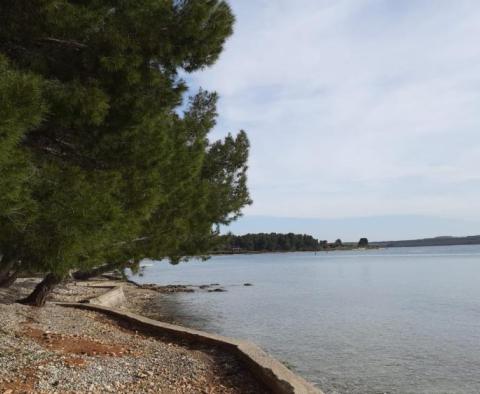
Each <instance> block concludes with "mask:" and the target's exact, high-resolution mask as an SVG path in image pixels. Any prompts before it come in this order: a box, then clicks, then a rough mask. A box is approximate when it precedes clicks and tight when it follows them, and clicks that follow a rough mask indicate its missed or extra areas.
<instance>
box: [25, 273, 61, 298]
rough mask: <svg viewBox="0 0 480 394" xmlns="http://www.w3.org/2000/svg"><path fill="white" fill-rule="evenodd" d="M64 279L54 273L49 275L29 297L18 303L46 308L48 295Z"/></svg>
mask: <svg viewBox="0 0 480 394" xmlns="http://www.w3.org/2000/svg"><path fill="white" fill-rule="evenodd" d="M62 279H63V277H62V276H60V275H56V274H53V273H50V274H48V275H47V276H46V277H45V278H44V279H43V280H42V281H41V282H40V283H39V284H38V285H37V286H36V287H35V289H34V290H33V291H32V293H31V294H30V295H29V296H28V297H26V298H23V299H21V300H18V301H17V302H19V303H20V304H25V305H31V306H44V305H45V302H46V301H47V297H48V295H49V294H50V293H51V292H52V290H53V289H54V288H55V287H56V286H57V285H58V284H59V283H61V282H62Z"/></svg>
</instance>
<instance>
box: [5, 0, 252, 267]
mask: <svg viewBox="0 0 480 394" xmlns="http://www.w3.org/2000/svg"><path fill="white" fill-rule="evenodd" d="M233 21H234V17H233V15H232V13H231V10H230V8H229V6H228V5H227V4H226V3H225V2H224V1H219V0H207V1H198V0H182V1H178V0H176V1H174V0H123V1H113V0H108V1H104V0H102V1H100V0H88V1H82V2H79V1H67V0H6V1H2V2H1V3H0V26H1V27H0V56H1V57H0V104H1V106H0V142H1V145H0V170H1V174H2V177H0V188H1V189H2V191H3V190H7V192H6V193H3V195H2V196H1V197H0V221H1V222H0V224H1V225H2V228H1V229H0V253H1V254H4V255H8V258H9V259H15V260H17V261H21V262H22V266H23V267H24V268H25V269H27V268H28V269H31V270H37V271H43V272H52V273H54V274H55V275H57V276H62V275H64V274H65V273H67V272H68V271H69V270H72V269H88V268H91V267H94V266H98V265H100V264H103V263H105V262H111V261H119V263H124V262H125V261H127V260H139V259H141V258H144V257H150V258H155V259H159V258H164V257H168V258H170V259H171V260H172V261H173V262H178V261H180V260H181V259H183V258H186V257H189V256H194V255H204V254H205V253H207V252H208V251H209V250H210V247H211V245H212V242H213V240H214V238H215V235H216V234H217V230H216V226H218V225H219V224H227V223H229V222H230V221H232V220H234V219H235V218H237V217H238V216H239V215H240V212H241V208H242V207H243V206H245V205H246V204H248V203H250V199H249V195H248V190H247V187H246V171H247V165H246V162H247V159H248V149H249V143H248V139H247V137H246V134H245V133H244V132H240V133H239V134H238V135H237V136H235V137H234V136H231V135H229V136H227V137H226V138H225V139H224V140H221V141H209V139H208V133H209V132H210V131H211V130H212V128H213V127H214V126H215V118H216V102H217V96H216V94H214V93H208V92H205V91H200V92H199V93H198V94H197V95H196V96H195V97H193V98H192V99H191V102H190V105H189V107H188V109H187V110H186V112H185V113H184V114H183V115H181V116H180V115H179V114H178V113H177V108H178V106H179V105H180V104H182V97H183V95H184V93H185V91H186V88H187V87H186V85H185V82H184V81H183V80H182V79H181V78H180V77H179V71H180V70H181V69H183V70H184V71H186V72H191V71H195V70H199V69H202V68H204V67H207V66H209V65H211V64H213V63H214V62H215V60H216V59H217V58H218V56H219V54H220V53H221V51H222V49H223V45H224V42H225V40H226V39H227V37H228V36H229V35H230V34H231V32H232V25H233ZM12 223H13V224H12ZM13 225H14V226H15V231H10V230H11V227H12V226H13Z"/></svg>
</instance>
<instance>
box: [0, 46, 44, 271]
mask: <svg viewBox="0 0 480 394" xmlns="http://www.w3.org/2000/svg"><path fill="white" fill-rule="evenodd" d="M41 86H42V83H41V80H40V78H38V77H35V76H33V75H32V74H30V73H22V72H19V71H18V70H15V69H14V68H12V67H11V66H10V65H9V64H8V62H7V60H6V59H5V57H3V56H1V55H0V254H2V255H4V256H5V258H4V259H2V262H5V261H6V260H7V259H8V258H10V255H11V254H12V252H13V249H16V248H17V242H18V241H19V237H20V234H21V233H22V232H23V231H24V230H25V228H26V226H27V225H28V223H29V222H31V221H32V220H33V216H34V214H35V211H36V204H35V202H34V201H33V199H32V198H31V197H30V194H29V183H30V181H31V179H32V178H34V177H35V169H34V168H33V167H32V166H31V164H30V163H29V154H28V152H27V151H26V150H25V149H23V148H22V147H21V145H20V143H21V141H22V139H23V138H24V136H25V134H26V133H27V131H29V130H31V129H33V128H34V127H35V126H37V125H38V124H39V123H40V122H41V120H42V116H43V114H44V105H43V101H42V97H41Z"/></svg>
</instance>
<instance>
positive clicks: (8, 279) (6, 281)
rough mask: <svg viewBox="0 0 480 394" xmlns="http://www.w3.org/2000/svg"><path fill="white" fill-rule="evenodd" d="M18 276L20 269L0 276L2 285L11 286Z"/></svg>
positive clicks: (0, 284) (0, 285)
mask: <svg viewBox="0 0 480 394" xmlns="http://www.w3.org/2000/svg"><path fill="white" fill-rule="evenodd" d="M17 278H18V270H17V271H13V272H12V273H11V274H10V275H8V276H5V277H3V278H0V287H3V288H5V287H10V286H11V285H13V284H14V283H15V281H16V280H17Z"/></svg>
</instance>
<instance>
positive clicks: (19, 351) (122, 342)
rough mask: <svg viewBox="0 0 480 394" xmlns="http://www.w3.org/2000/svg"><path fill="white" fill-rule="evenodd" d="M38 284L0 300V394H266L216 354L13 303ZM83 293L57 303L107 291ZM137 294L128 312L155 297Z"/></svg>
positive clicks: (62, 295)
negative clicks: (111, 393) (119, 393)
mask: <svg viewBox="0 0 480 394" xmlns="http://www.w3.org/2000/svg"><path fill="white" fill-rule="evenodd" d="M35 282H36V281H35V280H27V281H20V282H19V283H18V284H16V285H15V286H14V287H13V288H12V289H9V290H8V291H5V290H2V291H1V292H0V316H1V320H0V394H2V393H3V394H13V393H108V392H121V393H266V392H267V391H266V390H265V389H264V388H262V387H261V386H260V385H259V383H258V382H256V381H255V379H254V378H253V377H252V376H251V375H250V374H249V372H248V371H246V370H245V369H244V368H243V366H241V364H240V363H239V362H238V361H237V360H236V359H235V358H234V357H232V356H231V355H229V354H226V353H225V352H223V351H221V350H219V349H215V348H210V347H208V348H207V347H198V346H197V347H195V346H193V345H191V344H190V345H189V344H185V343H181V342H176V341H174V340H172V339H169V338H161V339H159V338H152V337H148V336H144V335H142V334H139V333H137V332H135V331H131V330H128V329H125V328H123V327H120V326H118V325H117V324H116V323H115V322H114V321H113V320H110V319H109V318H107V317H105V316H103V315H100V314H97V313H95V312H91V311H83V310H78V309H73V308H63V307H60V306H56V305H52V304H47V306H46V307H44V308H33V307H28V306H24V305H20V304H14V303H11V302H12V300H13V299H16V297H18V296H19V295H23V294H25V293H27V292H28V291H29V290H30V289H31V287H32V286H33V285H34V284H35ZM83 287H84V286H79V285H78V284H77V285H73V284H69V285H67V286H63V287H61V288H59V289H58V290H57V291H56V294H55V295H54V298H55V299H57V300H63V301H67V300H68V301H78V300H81V299H85V298H86V296H95V295H98V294H99V293H103V292H104V291H105V288H103V289H100V288H83ZM133 287H135V286H133V285H132V289H129V290H127V291H126V295H127V298H128V294H129V292H130V291H131V292H134V293H135V296H134V297H133V299H134V301H133V303H132V304H131V305H129V306H130V307H132V305H133V306H135V305H136V307H140V308H141V306H142V302H143V301H142V300H147V301H148V300H149V299H151V298H152V297H154V293H155V291H153V292H152V290H147V289H145V290H144V289H137V290H136V291H135V290H134V289H133ZM144 297H146V298H144ZM133 309H135V308H133Z"/></svg>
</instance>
